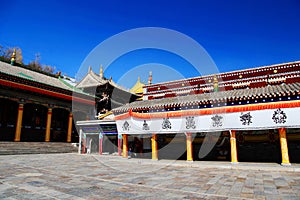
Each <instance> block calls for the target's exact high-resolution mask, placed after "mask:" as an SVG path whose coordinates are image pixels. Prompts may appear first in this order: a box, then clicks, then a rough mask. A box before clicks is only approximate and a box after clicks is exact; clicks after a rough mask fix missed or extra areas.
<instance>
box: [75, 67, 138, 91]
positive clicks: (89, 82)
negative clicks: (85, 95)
mask: <svg viewBox="0 0 300 200" xmlns="http://www.w3.org/2000/svg"><path fill="white" fill-rule="evenodd" d="M105 84H109V85H111V86H113V87H114V88H118V89H119V90H121V91H124V92H125V93H130V94H131V95H135V96H137V95H136V94H135V93H133V92H131V91H129V90H127V89H125V88H123V87H122V86H120V85H118V84H117V83H115V82H114V81H113V80H112V78H110V79H107V78H105V77H104V76H100V75H99V74H96V73H95V72H93V70H92V69H91V68H89V70H88V73H87V74H86V76H85V77H84V78H83V79H82V80H81V81H80V82H79V83H78V84H77V85H76V88H80V89H83V88H89V87H98V86H102V85H105Z"/></svg>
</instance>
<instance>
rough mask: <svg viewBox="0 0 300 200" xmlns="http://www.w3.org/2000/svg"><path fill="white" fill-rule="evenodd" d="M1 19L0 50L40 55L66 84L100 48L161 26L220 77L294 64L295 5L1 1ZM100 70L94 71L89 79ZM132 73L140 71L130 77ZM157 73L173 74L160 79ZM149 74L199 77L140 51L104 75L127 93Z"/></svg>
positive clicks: (298, 13)
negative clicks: (183, 38)
mask: <svg viewBox="0 0 300 200" xmlns="http://www.w3.org/2000/svg"><path fill="white" fill-rule="evenodd" d="M0 18H1V26H0V45H3V46H19V47H20V48H21V49H22V50H23V57H24V62H25V63H28V62H29V61H30V60H34V59H35V54H36V53H40V56H41V63H42V64H48V65H52V66H56V69H57V70H58V71H62V72H63V74H67V75H69V76H72V77H75V76H77V75H78V74H77V73H78V70H79V68H80V66H81V65H82V63H83V61H84V60H85V58H86V57H87V56H88V54H89V53H90V52H91V51H92V50H93V49H94V48H95V47H96V46H97V45H99V44H100V43H101V42H103V41H105V40H106V39H108V38H110V37H112V36H113V35H116V34H118V33H120V32H123V31H126V30H130V29H134V28H140V27H163V28H167V29H172V30H175V31H178V32H180V33H183V34H185V35H187V36H189V37H191V38H193V39H194V40H195V41H197V42H198V43H199V44H200V45H202V46H203V48H204V49H205V50H206V51H207V52H208V54H209V55H210V57H211V58H212V59H213V61H214V62H215V64H216V66H217V68H218V70H219V71H220V72H225V71H231V70H237V69H244V68H251V67H257V66H263V65H270V64H276V63H283V62H290V61H296V60H300V48H299V47H300V39H299V35H300V26H299V24H300V1H298V0H287V1H255V0H253V1H247V0H246V1H231V0H229V1H225V0H224V1H222V0H220V1H200V0H199V1H197V0H194V1H192V0H190V1H189V0H187V1H183V0H182V1H178V0H173V1H168V0H160V1H159V0H151V1H150V0H149V1H148V0H144V1H141V0H139V1H134V0H128V1H121V0H110V1H102V0H100V1H89V0H85V1H64V0H59V1H55V0H52V1H30V0H28V1H17V0H11V1H3V0H2V1H1V7H0ZM174 43H176V41H174ZM100 58H101V56H100ZM147 63H151V64H149V65H146V64H147ZM100 64H101V60H99V65H98V66H92V67H93V69H94V71H95V72H98V69H99V66H100ZM137 66H143V67H141V70H137V71H135V70H132V69H133V68H136V67H137ZM161 66H166V69H167V68H172V69H174V70H175V71H176V70H177V72H179V73H172V72H169V71H168V70H166V71H163V72H161V71H160V69H161V68H160V67H161ZM104 67H105V68H106V67H107V66H104ZM149 70H152V71H153V82H161V81H166V80H173V79H179V78H185V77H193V76H198V75H199V73H198V72H197V71H195V70H194V69H193V67H192V66H191V65H190V63H188V62H187V61H185V60H184V59H182V58H180V57H178V56H177V55H174V54H172V53H169V52H165V51H161V50H157V49H144V50H138V51H133V52H130V53H128V54H126V55H122V56H120V58H119V59H117V60H116V61H115V62H113V63H112V64H111V66H110V67H109V68H107V70H106V71H105V76H106V77H108V78H109V77H110V76H112V77H113V79H114V80H115V81H116V82H118V83H120V84H121V85H124V86H125V87H131V86H132V85H133V84H134V82H135V81H136V77H137V76H138V75H139V76H141V79H142V80H143V81H146V80H147V76H148V71H149ZM129 71H130V72H131V73H132V74H131V76H128V77H125V78H124V74H126V73H127V72H129ZM178 74H180V75H179V76H178Z"/></svg>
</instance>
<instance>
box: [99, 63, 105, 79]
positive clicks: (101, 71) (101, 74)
mask: <svg viewBox="0 0 300 200" xmlns="http://www.w3.org/2000/svg"><path fill="white" fill-rule="evenodd" d="M99 76H100V78H101V79H103V76H104V73H103V67H102V64H101V65H100V73H99Z"/></svg>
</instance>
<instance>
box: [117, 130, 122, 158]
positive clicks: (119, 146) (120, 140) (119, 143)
mask: <svg viewBox="0 0 300 200" xmlns="http://www.w3.org/2000/svg"><path fill="white" fill-rule="evenodd" d="M121 144H122V135H121V134H118V155H119V156H121V155H122V147H121Z"/></svg>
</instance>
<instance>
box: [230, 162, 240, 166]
mask: <svg viewBox="0 0 300 200" xmlns="http://www.w3.org/2000/svg"><path fill="white" fill-rule="evenodd" d="M230 163H231V164H232V165H238V164H239V162H230Z"/></svg>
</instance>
